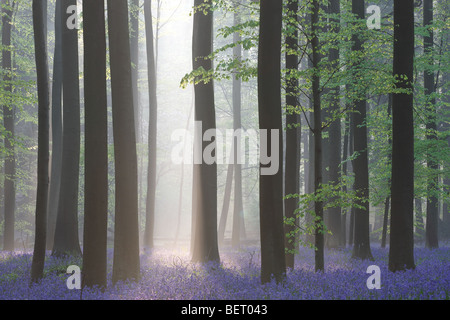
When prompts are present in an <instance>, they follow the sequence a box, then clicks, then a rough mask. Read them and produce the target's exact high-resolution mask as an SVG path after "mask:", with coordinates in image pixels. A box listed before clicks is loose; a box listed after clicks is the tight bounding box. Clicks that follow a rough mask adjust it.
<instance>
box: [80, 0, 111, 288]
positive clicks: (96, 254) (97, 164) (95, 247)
mask: <svg viewBox="0 0 450 320" xmlns="http://www.w3.org/2000/svg"><path fill="white" fill-rule="evenodd" d="M83 39H84V96H85V99H84V103H85V173H84V179H85V183H84V188H85V189H84V190H85V192H84V233H83V236H84V239H83V281H82V282H83V283H82V285H83V286H89V287H91V286H94V285H98V286H100V287H105V286H106V273H107V270H106V263H107V256H106V249H107V227H108V137H107V136H108V119H107V103H106V37H105V5H104V1H103V0H90V1H83Z"/></svg>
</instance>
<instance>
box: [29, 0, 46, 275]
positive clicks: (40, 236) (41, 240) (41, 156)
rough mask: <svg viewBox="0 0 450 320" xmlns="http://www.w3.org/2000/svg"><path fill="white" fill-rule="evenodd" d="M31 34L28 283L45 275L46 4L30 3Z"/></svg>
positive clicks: (38, 0)
mask: <svg viewBox="0 0 450 320" xmlns="http://www.w3.org/2000/svg"><path fill="white" fill-rule="evenodd" d="M32 10H33V30H34V47H35V56H36V73H37V87H38V88H37V89H38V185H37V192H36V215H35V230H36V231H35V240H34V251H33V260H32V263H31V281H33V282H37V281H38V280H39V279H41V278H42V277H43V275H44V262H45V242H46V237H47V235H46V233H47V205H48V184H49V180H48V170H49V169H48V162H49V107H50V100H49V83H48V82H49V79H48V61H47V0H33V4H32Z"/></svg>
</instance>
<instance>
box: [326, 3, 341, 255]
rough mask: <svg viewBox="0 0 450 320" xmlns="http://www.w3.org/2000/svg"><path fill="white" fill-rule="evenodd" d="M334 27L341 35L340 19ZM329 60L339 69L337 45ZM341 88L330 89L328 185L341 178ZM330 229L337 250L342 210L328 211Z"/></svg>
mask: <svg viewBox="0 0 450 320" xmlns="http://www.w3.org/2000/svg"><path fill="white" fill-rule="evenodd" d="M328 12H329V13H330V14H333V15H339V14H340V0H331V1H329V4H328ZM331 20H332V22H333V27H330V30H329V32H332V33H339V32H340V30H339V27H338V26H339V22H340V21H339V18H335V17H333V18H332V19H331ZM328 59H329V61H330V64H331V67H332V68H333V70H335V69H336V68H338V67H339V48H338V46H337V45H335V46H333V47H332V48H330V49H329V52H328ZM339 91H340V88H339V86H335V87H334V88H331V89H330V94H331V98H330V106H329V116H330V117H331V119H332V120H331V123H330V126H329V129H328V183H329V184H338V183H339V180H340V178H341V167H340V160H341V118H340V117H339V110H340V101H339ZM327 211H328V224H329V226H328V228H329V230H330V232H331V234H330V235H328V237H327V247H329V248H337V247H339V246H340V234H341V218H342V214H341V208H340V207H339V206H333V207H331V208H329V209H328V210H327Z"/></svg>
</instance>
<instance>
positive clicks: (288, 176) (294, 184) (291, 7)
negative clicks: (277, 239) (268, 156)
mask: <svg viewBox="0 0 450 320" xmlns="http://www.w3.org/2000/svg"><path fill="white" fill-rule="evenodd" d="M287 9H288V16H289V18H290V20H291V22H290V25H291V27H292V29H293V30H294V31H292V33H291V34H288V35H287V36H286V49H287V50H294V51H296V50H297V49H298V31H297V15H298V1H297V0H296V1H291V2H288V4H287ZM286 69H287V70H288V71H287V74H286V76H287V79H288V80H287V87H286V151H285V152H286V154H285V161H286V164H285V172H284V193H285V196H286V195H289V194H299V193H300V186H299V181H300V177H299V176H300V147H301V146H300V138H301V123H300V116H299V114H298V113H297V110H296V106H297V94H298V93H297V90H298V89H297V87H298V79H297V77H296V73H295V71H297V70H298V56H297V54H290V53H286ZM297 203H298V198H296V197H293V198H290V199H285V200H284V210H285V217H286V220H287V221H288V223H287V224H285V227H284V233H285V235H286V237H285V247H286V267H287V268H291V269H293V268H294V259H295V247H296V242H297V239H296V236H295V229H296V226H295V225H297V224H298V223H295V221H298V219H297V217H296V212H295V211H296V209H297V208H298V205H297Z"/></svg>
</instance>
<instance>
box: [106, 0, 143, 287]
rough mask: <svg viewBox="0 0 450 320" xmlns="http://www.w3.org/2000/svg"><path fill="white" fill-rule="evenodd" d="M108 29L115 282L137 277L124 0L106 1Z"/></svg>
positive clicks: (133, 135) (133, 146)
mask: <svg viewBox="0 0 450 320" xmlns="http://www.w3.org/2000/svg"><path fill="white" fill-rule="evenodd" d="M108 28H109V31H108V32H109V48H110V49H109V51H110V61H111V62H110V64H111V92H112V115H113V134H114V160H115V185H116V191H115V192H116V194H115V196H116V197H115V225H114V257H113V272H112V281H113V283H116V282H117V281H121V280H138V279H139V277H140V261H139V222H138V206H137V202H138V198H137V197H138V190H137V156H136V133H135V129H134V107H133V87H132V80H131V58H130V40H129V28H128V4H127V0H108Z"/></svg>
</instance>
